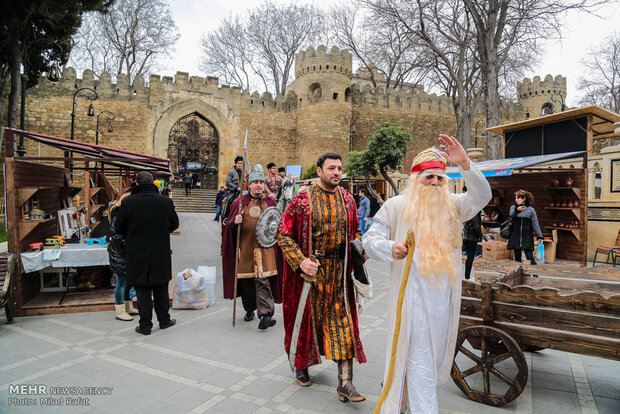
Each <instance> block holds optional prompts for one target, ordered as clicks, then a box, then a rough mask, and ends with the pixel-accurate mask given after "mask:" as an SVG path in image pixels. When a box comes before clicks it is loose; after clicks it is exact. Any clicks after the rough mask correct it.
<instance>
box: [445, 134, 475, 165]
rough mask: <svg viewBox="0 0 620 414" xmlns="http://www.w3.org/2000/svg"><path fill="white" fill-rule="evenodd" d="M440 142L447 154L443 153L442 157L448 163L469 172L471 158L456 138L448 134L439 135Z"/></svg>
mask: <svg viewBox="0 0 620 414" xmlns="http://www.w3.org/2000/svg"><path fill="white" fill-rule="evenodd" d="M439 142H441V143H442V144H443V145H444V147H446V151H447V152H443V151H440V152H441V156H442V157H444V158H445V159H446V160H447V161H448V162H450V163H452V164H456V165H458V166H460V167H461V168H463V169H464V170H469V157H468V156H467V152H465V149H464V148H463V146H462V145H461V143H460V142H459V141H458V140H457V139H456V138H454V137H451V136H450V135H447V134H439Z"/></svg>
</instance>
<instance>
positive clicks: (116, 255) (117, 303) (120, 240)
mask: <svg viewBox="0 0 620 414" xmlns="http://www.w3.org/2000/svg"><path fill="white" fill-rule="evenodd" d="M130 194H131V190H130V191H127V192H126V193H125V194H123V195H122V196H121V198H120V199H119V200H118V201H117V202H116V204H114V205H113V206H112V207H110V211H109V213H108V215H109V220H110V243H109V244H108V256H109V257H110V270H112V272H113V273H114V274H115V275H116V288H115V289H114V307H115V310H116V319H118V320H121V321H132V320H133V317H132V316H131V315H137V314H138V312H137V311H136V310H135V309H134V307H133V301H132V300H131V298H130V297H129V289H130V287H131V286H127V280H126V273H127V272H126V267H127V262H126V259H125V238H124V237H123V236H122V235H121V234H118V232H117V231H116V218H117V217H118V211H119V207H120V206H121V204H122V202H123V200H124V199H125V198H127V197H128V196H129V195H130Z"/></svg>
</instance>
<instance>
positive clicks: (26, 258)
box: [21, 244, 110, 273]
mask: <svg viewBox="0 0 620 414" xmlns="http://www.w3.org/2000/svg"><path fill="white" fill-rule="evenodd" d="M59 250H60V255H59V256H58V259H56V260H44V255H47V256H49V254H50V253H56V252H55V251H53V250H48V251H47V252H46V251H45V250H44V251H41V252H26V253H22V254H21V258H22V264H23V265H24V272H26V273H31V272H36V271H39V270H41V269H45V268H47V267H56V268H58V267H61V268H68V267H87V266H107V265H109V264H110V259H109V256H108V249H107V245H106V246H101V245H99V244H93V245H88V244H66V245H64V246H62V247H61V248H60V249H59ZM56 254H57V253H56Z"/></svg>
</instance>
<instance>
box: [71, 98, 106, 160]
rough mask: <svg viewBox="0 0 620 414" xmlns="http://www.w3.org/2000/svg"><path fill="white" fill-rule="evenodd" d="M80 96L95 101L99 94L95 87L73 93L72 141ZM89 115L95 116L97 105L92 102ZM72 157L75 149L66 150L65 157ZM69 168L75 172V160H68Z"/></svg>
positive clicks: (72, 139)
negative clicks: (83, 92)
mask: <svg viewBox="0 0 620 414" xmlns="http://www.w3.org/2000/svg"><path fill="white" fill-rule="evenodd" d="M82 91H86V92H85V94H84V95H80V92H82ZM89 92H92V94H88V93H89ZM91 95H92V96H91ZM80 97H83V98H86V99H88V100H89V101H94V100H95V99H97V98H98V97H99V95H98V94H97V92H95V90H94V89H91V88H80V89H78V90H77V91H75V93H74V94H73V107H72V109H71V141H74V140H75V101H76V100H77V98H80ZM88 116H95V107H94V106H93V104H92V103H91V104H90V106H89V107H88ZM70 157H73V151H71V152H69V151H65V158H70ZM68 168H69V170H70V171H71V172H73V161H70V162H68Z"/></svg>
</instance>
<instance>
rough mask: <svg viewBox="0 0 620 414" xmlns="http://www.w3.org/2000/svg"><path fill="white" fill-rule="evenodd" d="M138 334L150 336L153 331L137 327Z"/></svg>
mask: <svg viewBox="0 0 620 414" xmlns="http://www.w3.org/2000/svg"><path fill="white" fill-rule="evenodd" d="M136 332H138V333H139V334H142V335H150V334H151V330H150V329H147V328H140V326H139V325H138V326H136Z"/></svg>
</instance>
